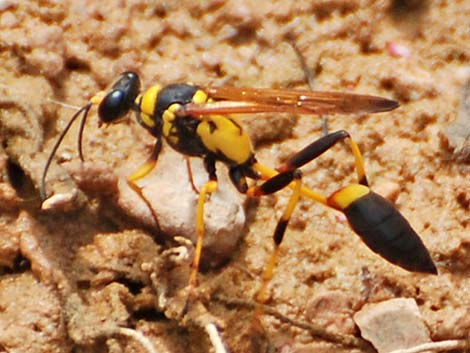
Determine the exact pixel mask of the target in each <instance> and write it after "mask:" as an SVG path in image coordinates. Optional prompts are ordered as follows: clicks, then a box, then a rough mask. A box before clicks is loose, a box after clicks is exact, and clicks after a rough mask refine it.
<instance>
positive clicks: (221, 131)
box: [40, 72, 437, 301]
mask: <svg viewBox="0 0 470 353" xmlns="http://www.w3.org/2000/svg"><path fill="white" fill-rule="evenodd" d="M93 106H97V108H98V117H99V121H100V124H111V123H115V122H117V121H119V120H121V119H122V118H124V117H125V116H126V115H128V113H129V112H131V111H132V112H134V113H135V116H136V119H137V121H138V122H139V124H140V125H142V126H143V127H144V128H145V129H146V130H148V132H149V133H150V134H151V135H152V136H154V137H155V139H156V142H155V145H154V147H153V151H152V153H151V155H150V157H149V158H148V160H147V161H146V162H145V163H144V164H143V165H142V166H141V167H140V168H139V169H138V170H137V171H136V172H135V173H133V174H132V175H130V176H129V177H128V182H129V184H130V186H131V187H133V189H135V190H136V191H137V192H139V187H138V186H137V185H136V181H137V180H139V179H141V178H143V177H145V176H146V175H147V174H148V173H150V171H151V170H152V169H153V168H154V167H155V165H156V163H157V159H158V155H159V153H160V151H161V149H162V141H163V140H166V142H167V143H168V144H169V145H170V146H171V147H172V148H174V149H175V150H176V151H178V152H179V153H182V154H183V155H185V156H188V157H199V158H202V159H203V162H204V167H205V169H206V171H207V174H208V181H207V182H206V183H205V184H204V185H203V186H202V187H201V188H200V190H199V198H198V205H197V212H196V231H197V243H196V248H195V257H194V260H193V264H192V269H191V274H190V285H196V283H197V273H198V268H199V263H200V258H201V253H202V243H203V238H204V203H205V201H206V198H207V197H208V196H209V195H210V194H212V193H214V192H215V191H216V190H217V175H216V162H222V163H224V164H226V165H227V167H228V170H229V176H230V179H231V181H232V183H233V185H234V186H235V188H236V189H237V190H238V191H239V192H241V193H243V194H246V195H248V196H254V197H258V196H263V195H268V194H272V193H275V192H277V191H279V190H281V189H284V188H286V187H289V188H291V189H292V194H291V196H290V199H289V201H288V204H287V206H286V208H285V210H284V213H283V215H282V216H281V218H280V219H279V221H278V223H277V226H276V228H275V230H274V233H273V240H274V251H273V253H272V255H271V258H270V261H269V262H268V265H267V266H266V268H265V273H264V276H263V285H262V288H265V287H266V284H267V283H268V282H269V279H270V278H271V277H272V273H273V270H274V267H275V263H276V259H277V256H278V249H279V246H280V245H281V243H282V240H283V237H284V233H285V231H286V228H287V225H288V223H289V219H290V218H291V214H292V212H293V211H294V209H295V206H296V204H297V202H298V200H299V198H300V197H307V198H310V199H312V200H314V201H316V202H319V203H321V204H323V205H325V206H327V207H330V208H333V209H335V210H338V211H340V212H342V213H343V214H344V215H345V217H346V218H347V220H348V222H349V224H350V226H351V228H352V230H353V231H354V232H355V233H356V234H358V235H359V236H360V238H361V239H362V241H363V242H364V243H365V244H366V245H367V246H368V247H369V248H370V249H371V250H372V251H374V252H376V253H377V254H379V255H380V256H382V257H383V258H384V259H386V260H388V261H389V262H391V263H393V264H395V265H398V266H400V267H402V268H404V269H406V270H408V271H412V272H421V273H429V274H437V269H436V266H435V264H434V262H433V260H432V258H431V256H430V254H429V252H428V250H427V249H426V247H425V246H424V244H423V242H422V240H421V239H420V237H419V236H418V234H417V233H416V232H415V231H414V230H413V228H412V227H411V226H410V224H409V222H408V221H407V220H406V219H405V218H404V217H403V216H402V215H401V213H400V212H399V211H398V210H397V209H396V208H395V207H394V205H393V204H392V203H391V202H389V201H388V200H386V199H385V198H383V197H382V196H380V195H378V194H377V193H375V192H373V191H372V190H371V189H370V188H369V186H368V181H367V177H366V173H365V169H364V163H363V158H362V155H361V152H360V150H359V147H358V145H357V144H356V142H355V141H354V140H353V139H352V137H351V136H350V134H349V133H348V132H347V131H345V130H340V131H336V132H332V133H328V134H326V135H324V136H323V137H321V138H319V139H318V140H316V141H314V142H312V143H310V144H309V145H307V146H306V147H304V148H303V149H302V150H300V151H299V152H297V153H296V154H295V155H294V156H292V157H291V158H289V159H288V160H287V161H285V162H284V163H282V164H281V165H279V166H278V167H277V168H276V169H271V168H269V167H267V166H265V165H263V164H261V163H259V162H258V161H257V159H256V157H255V153H254V151H253V147H252V143H251V140H250V138H249V136H248V134H247V132H246V130H245V129H244V128H243V126H242V124H241V123H240V122H239V121H238V120H237V119H236V118H235V117H234V116H232V115H231V114H240V113H266V112H272V113H279V112H282V113H295V114H353V113H354V114H355V113H379V112H386V111H390V110H393V109H395V108H397V107H398V106H399V104H398V103H397V102H395V101H393V100H389V99H386V98H382V97H375V96H370V95H360V94H352V93H340V92H323V91H302V90H287V89H255V88H237V87H229V86H222V87H212V86H199V85H193V84H185V83H183V84H169V85H167V86H161V85H158V84H157V85H154V86H151V87H150V88H148V89H146V90H144V91H141V88H140V78H139V76H138V75H137V74H136V73H134V72H125V73H123V74H122V75H121V77H120V78H119V79H118V80H117V81H116V82H115V83H114V85H113V86H112V87H111V88H110V89H109V90H107V91H102V92H99V93H98V94H96V95H95V96H93V97H92V98H91V99H90V101H89V102H88V103H87V104H86V105H84V106H83V107H82V108H81V109H80V110H78V111H77V112H76V113H75V114H74V115H73V117H72V118H71V120H70V121H69V123H68V125H67V126H66V128H65V129H64V130H63V132H62V133H61V135H60V137H59V139H58V140H57V141H56V144H55V145H54V147H53V149H52V152H51V153H50V155H49V158H48V160H47V163H46V165H45V168H44V171H43V175H42V180H41V187H40V192H41V198H42V200H45V199H46V189H45V183H46V176H47V171H48V169H49V166H50V164H51V163H52V160H53V157H54V155H55V153H56V151H57V149H58V147H59V145H60V143H61V141H62V140H63V138H64V136H65V135H66V133H67V131H68V130H69V128H70V127H71V125H72V124H73V122H74V121H75V120H76V119H77V118H78V117H79V116H82V120H81V124H80V130H79V147H78V149H79V154H80V158H82V159H83V154H82V149H81V139H82V135H83V129H84V125H85V121H86V118H87V116H88V113H89V111H90V109H91V108H92V107H93ZM343 140H347V141H349V146H350V148H351V151H352V154H353V156H354V160H355V167H356V171H357V177H358V181H357V183H353V184H351V185H348V186H346V187H343V188H341V189H339V190H337V191H335V192H333V193H332V194H331V195H330V196H324V195H322V194H321V193H318V192H316V191H313V190H311V189H309V188H307V187H306V186H304V185H303V184H302V174H301V171H300V168H301V167H302V166H304V165H305V164H307V163H309V162H311V161H312V160H314V159H315V158H317V157H319V156H320V155H322V154H323V153H324V152H326V151H327V150H329V149H330V148H331V147H332V146H334V145H335V144H337V143H338V142H340V141H343ZM247 179H253V180H255V181H257V180H261V181H262V182H261V183H254V185H251V186H250V185H249V184H248V182H247ZM264 295H265V294H264V290H260V292H259V294H258V299H259V300H260V301H262V300H263V299H264V298H263V297H264Z"/></svg>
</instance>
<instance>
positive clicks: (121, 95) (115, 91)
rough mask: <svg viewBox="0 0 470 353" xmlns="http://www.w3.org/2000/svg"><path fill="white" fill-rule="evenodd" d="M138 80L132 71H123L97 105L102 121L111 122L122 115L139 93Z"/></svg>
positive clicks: (126, 111)
mask: <svg viewBox="0 0 470 353" xmlns="http://www.w3.org/2000/svg"><path fill="white" fill-rule="evenodd" d="M139 89H140V81H139V77H138V76H137V74H136V73H134V72H125V73H124V74H122V77H121V78H120V79H119V80H118V81H117V82H116V83H115V84H114V85H113V87H112V89H111V91H110V92H109V93H108V94H107V95H106V96H105V97H104V98H103V100H102V101H101V103H100V104H99V106H98V116H99V117H100V120H101V121H102V122H103V123H112V122H115V121H117V120H119V119H121V118H122V117H124V116H125V115H126V114H127V113H128V112H129V110H130V109H131V108H132V106H133V104H134V101H135V99H136V97H137V95H138V94H139Z"/></svg>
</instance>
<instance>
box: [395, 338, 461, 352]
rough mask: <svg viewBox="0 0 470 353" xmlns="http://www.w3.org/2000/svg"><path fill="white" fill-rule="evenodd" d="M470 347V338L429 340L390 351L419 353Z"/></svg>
mask: <svg viewBox="0 0 470 353" xmlns="http://www.w3.org/2000/svg"><path fill="white" fill-rule="evenodd" d="M467 348H470V342H469V341H468V340H449V341H440V342H429V343H423V344H420V345H419V346H415V347H412V348H405V349H397V350H395V351H392V352H390V353H419V352H425V351H433V352H438V351H450V350H454V349H467Z"/></svg>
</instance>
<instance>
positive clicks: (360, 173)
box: [349, 137, 368, 186]
mask: <svg viewBox="0 0 470 353" xmlns="http://www.w3.org/2000/svg"><path fill="white" fill-rule="evenodd" d="M349 145H350V146H351V151H352V153H353V155H354V161H355V164H356V171H357V180H358V181H359V184H362V185H366V186H368V182H367V177H366V170H365V167H364V159H363V157H362V154H361V150H360V149H359V146H358V145H357V144H356V142H355V141H354V140H353V139H352V138H351V137H349Z"/></svg>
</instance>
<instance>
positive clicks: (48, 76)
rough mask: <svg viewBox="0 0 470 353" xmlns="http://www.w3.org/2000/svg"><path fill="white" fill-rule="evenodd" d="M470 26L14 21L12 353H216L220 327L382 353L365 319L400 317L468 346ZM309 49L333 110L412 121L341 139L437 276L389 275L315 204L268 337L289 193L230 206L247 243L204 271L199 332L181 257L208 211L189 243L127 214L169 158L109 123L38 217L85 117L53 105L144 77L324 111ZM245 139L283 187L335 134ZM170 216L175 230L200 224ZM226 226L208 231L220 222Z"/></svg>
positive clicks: (444, 13) (286, 344)
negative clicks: (211, 334) (140, 170)
mask: <svg viewBox="0 0 470 353" xmlns="http://www.w3.org/2000/svg"><path fill="white" fill-rule="evenodd" d="M469 24H470V2H469V1H467V0H460V1H458V0H456V1H438V0H435V1H433V0H428V1H405V0H394V1H392V0H383V1H371V0H353V1H351V0H347V1H346V0H319V1H289V0H279V1H276V2H273V1H267V0H261V1H250V0H233V1H230V0H229V1H221V0H213V1H201V2H198V1H189V0H183V1H174V2H171V1H155V2H152V1H144V0H129V1H64V2H61V1H53V0H45V1H13V0H3V1H0V59H1V64H0V134H1V135H0V136H1V142H2V145H1V149H0V162H1V165H2V168H1V175H0V227H1V228H0V229H1V236H0V269H1V272H0V273H1V276H0V351H5V352H71V351H74V352H105V351H108V352H144V351H145V350H144V348H143V346H142V345H141V344H139V342H138V341H137V340H135V339H133V338H132V337H131V338H130V337H128V336H126V334H124V333H123V331H122V330H120V329H122V328H131V329H134V330H136V332H140V333H142V334H143V336H145V337H146V338H147V339H148V340H149V341H150V342H151V344H152V345H153V346H154V347H155V349H156V351H158V352H160V353H161V352H172V353H173V352H209V351H211V349H212V348H211V346H212V344H211V342H210V340H209V339H208V338H207V337H208V336H207V334H206V331H205V330H204V327H206V326H205V325H206V324H207V323H208V322H209V323H210V322H215V323H217V324H218V325H219V326H220V327H224V330H223V337H224V340H225V341H226V344H227V346H228V347H230V350H231V351H232V352H246V353H249V352H265V351H270V352H281V351H282V352H296V353H300V352H303V353H305V352H330V351H331V352H341V351H344V352H350V351H361V352H366V351H373V348H372V347H371V346H368V344H367V343H366V342H365V341H363V340H362V339H361V336H360V332H359V330H358V327H357V326H356V324H355V322H354V321H353V315H354V313H355V312H357V311H358V310H360V308H361V307H362V306H364V305H365V304H366V303H376V302H380V301H384V300H387V299H391V298H397V297H409V298H414V299H415V300H416V302H417V304H418V306H419V309H420V312H421V314H422V316H423V319H424V322H425V324H426V325H427V327H428V328H429V330H430V334H431V338H432V339H433V340H443V339H456V338H465V337H468V335H469V332H470V299H469V296H468V292H469V289H470V274H469V270H468V268H469V267H470V240H469V239H470V236H469V232H468V228H469V222H470V213H469V208H470V206H469V205H470V193H469V190H470V178H469V177H468V175H469V173H470V167H469V165H468V161H466V160H465V159H466V158H465V157H468V155H466V154H465V153H464V154H459V151H462V150H463V151H467V150H468V149H466V148H468V146H466V145H465V144H466V143H468V140H469V135H470V134H468V133H466V131H468V126H467V125H466V124H465V121H467V122H468V121H469V119H468V118H467V119H466V120H465V119H464V118H462V119H460V120H459V122H460V124H461V125H460V126H462V128H461V129H449V126H451V125H450V124H452V122H453V121H455V120H456V119H457V116H458V115H459V107H461V109H464V108H465V106H466V105H465V104H460V101H461V100H462V94H463V93H462V92H464V91H465V90H464V86H465V84H466V83H467V81H468V78H469V76H470V66H469V63H470V46H469V43H470V30H469V28H470V27H469ZM291 40H294V41H295V43H296V45H297V47H298V48H299V50H300V51H301V53H302V54H303V56H304V57H305V60H306V64H307V66H308V67H309V69H310V70H311V71H312V73H313V74H314V86H315V87H314V88H315V89H318V90H335V91H347V92H354V93H364V94H373V95H379V96H384V97H389V98H392V99H395V100H397V101H399V102H400V104H401V107H400V108H399V109H397V110H395V111H392V112H389V113H382V114H377V115H371V116H360V117H358V116H330V117H328V127H329V130H330V131H335V130H339V129H346V130H348V131H349V132H350V133H351V135H352V136H353V137H354V139H355V140H356V141H357V142H358V143H359V146H360V148H361V150H362V151H363V153H364V158H365V163H366V168H367V172H368V176H369V179H370V183H371V187H372V189H374V190H375V191H376V192H378V193H380V194H382V195H384V196H388V197H389V198H390V199H393V200H394V202H395V205H396V207H397V208H398V209H399V210H400V211H401V212H402V213H403V215H405V217H406V218H407V219H408V220H409V221H410V223H411V224H412V225H413V227H414V228H415V229H416V231H417V232H418V233H419V234H420V236H421V237H422V239H423V242H424V243H425V244H426V246H427V248H428V249H429V250H430V253H431V255H432V257H433V259H434V261H435V263H436V265H437V267H438V270H439V275H437V276H432V275H423V274H414V273H409V272H406V271H404V270H402V269H400V268H398V267H396V266H393V265H391V264H390V263H388V262H386V261H385V260H384V259H382V258H381V257H379V256H377V255H376V254H374V253H372V252H371V251H370V250H369V249H368V248H367V247H366V246H365V245H364V244H363V243H362V242H361V241H360V239H359V238H358V237H357V236H356V235H354V233H353V232H352V231H351V230H350V228H349V227H348V225H347V223H346V222H345V219H344V217H342V216H341V214H339V213H338V212H336V211H333V210H331V209H327V208H325V207H323V206H322V205H318V204H314V203H312V202H311V201H310V200H307V199H305V200H304V199H302V201H301V202H300V205H299V207H298V208H297V209H296V211H295V213H294V215H293V218H292V220H291V223H290V226H289V228H288V230H287V233H286V237H285V240H284V242H283V243H282V246H281V255H280V258H279V263H278V266H277V269H276V271H275V275H274V278H273V280H272V282H271V284H270V298H269V300H268V302H267V303H266V304H267V306H268V308H270V309H273V310H275V311H276V312H277V313H279V315H274V314H273V313H272V312H270V311H269V310H266V312H265V314H262V315H260V316H259V320H260V323H259V325H257V324H255V323H254V321H253V312H254V309H253V307H252V306H250V304H251V303H253V302H252V300H253V297H254V294H255V293H256V290H257V289H258V288H259V285H260V283H261V280H260V278H261V275H262V270H263V267H264V265H265V263H266V260H267V258H268V257H269V255H270V252H271V249H272V233H273V229H274V227H275V224H276V222H277V219H278V217H279V216H280V214H281V212H282V210H283V209H284V206H285V204H286V202H287V199H288V196H289V194H290V193H289V192H288V191H283V192H279V193H278V194H276V195H274V196H268V197H263V198H261V199H260V200H259V202H251V201H250V202H246V200H244V198H241V197H239V196H238V195H237V194H236V193H234V194H235V195H236V196H235V197H236V198H239V199H237V200H236V201H235V205H236V206H233V207H234V208H233V210H235V211H234V214H237V215H240V213H239V212H240V211H241V212H242V214H241V216H239V217H241V218H239V221H240V222H242V227H239V226H238V228H237V230H236V231H233V233H234V234H233V237H234V238H230V236H231V230H230V228H228V229H226V230H224V233H223V237H219V239H218V238H217V237H216V236H215V237H214V236H212V238H211V240H210V241H211V242H212V243H211V244H212V245H211V249H209V250H208V253H209V254H210V256H207V255H206V258H205V261H206V265H207V263H211V264H212V263H213V262H222V263H223V265H222V266H219V267H217V268H212V269H209V270H208V271H205V272H204V273H202V274H200V276H199V282H200V286H199V288H198V291H197V293H193V296H194V297H196V299H194V300H193V301H194V303H192V304H191V305H190V308H189V310H187V312H186V315H183V314H184V310H183V309H184V303H185V302H186V301H185V299H186V292H185V286H186V284H187V276H188V272H189V269H190V262H191V261H190V259H191V254H192V252H193V250H192V247H191V246H190V245H188V244H187V243H186V242H185V241H184V240H182V239H181V238H177V241H170V240H171V239H170V238H172V236H175V235H179V236H182V237H186V238H190V239H194V233H193V231H192V229H193V228H192V227H193V226H194V223H193V222H194V211H192V212H193V214H192V215H191V217H189V218H188V219H189V220H188V221H184V222H183V223H184V224H177V225H171V223H170V225H168V223H165V222H167V221H168V220H167V217H168V218H171V216H172V215H171V212H170V214H169V215H167V216H165V217H163V216H162V215H160V217H161V219H158V224H159V225H160V227H159V226H158V225H157V224H156V223H155V220H154V219H153V218H152V217H151V215H152V213H151V212H150V210H149V209H148V206H149V205H147V204H145V203H142V202H139V200H137V201H133V200H135V199H134V198H135V195H131V196H129V197H130V199H127V198H126V197H127V196H126V195H129V194H132V190H130V189H129V188H128V186H127V184H126V183H125V177H127V176H129V175H130V174H131V173H132V172H133V171H134V170H135V168H136V167H137V166H138V165H139V164H141V163H143V161H144V160H145V159H146V158H147V156H148V155H149V154H150V151H151V148H152V146H153V144H154V142H155V141H154V139H153V138H152V136H150V135H149V134H148V133H147V132H146V131H145V130H144V129H143V128H141V127H140V126H139V125H138V124H137V123H136V121H135V120H134V117H133V116H130V117H129V119H127V120H126V121H124V122H123V123H121V124H117V125H112V126H108V127H106V128H101V129H98V127H97V116H96V110H94V109H93V110H92V111H91V114H90V117H89V119H88V121H87V126H86V130H85V134H84V142H83V143H84V152H85V159H86V162H85V163H83V164H82V163H81V162H80V160H79V159H78V156H77V154H76V139H77V131H78V129H76V128H73V129H72V130H71V131H70V133H69V134H68V135H67V137H66V138H65V140H64V143H63V145H62V146H61V148H60V150H59V152H58V154H57V156H56V158H55V160H54V163H53V165H52V167H51V171H50V173H49V175H48V180H47V192H48V195H49V196H51V195H52V194H53V193H54V194H55V195H59V196H57V197H56V199H52V201H51V204H50V206H51V209H50V210H48V211H44V210H41V209H40V208H41V203H40V201H39V191H38V190H39V184H40V177H41V173H42V170H43V168H44V165H45V163H46V159H47V157H48V154H49V153H50V151H51V148H52V146H53V144H54V143H55V141H56V140H57V138H58V134H59V133H60V131H62V130H63V128H64V126H65V124H66V123H67V121H68V120H69V119H70V117H71V115H73V113H74V111H75V110H74V109H73V108H72V109H71V108H70V107H65V106H62V105H59V104H58V103H57V101H59V102H63V103H67V104H71V105H74V106H82V105H84V104H85V103H86V102H87V100H88V99H89V98H90V97H91V96H93V95H94V94H95V93H97V92H98V91H100V90H102V89H105V88H106V87H107V85H109V84H110V83H112V82H113V81H114V80H115V79H116V78H117V77H118V76H119V74H120V73H121V72H123V71H126V70H135V71H137V72H138V73H139V74H140V76H141V78H142V81H143V86H144V87H148V86H149V85H152V84H154V83H156V82H160V83H162V84H167V83H174V82H194V83H199V84H212V85H224V84H229V85H235V86H247V87H276V88H296V89H308V85H307V83H306V78H305V74H304V72H303V70H302V67H301V65H300V62H299V58H298V57H297V55H296V53H295V51H294V50H293V47H292V45H291V44H290V41H291ZM467 107H468V104H467ZM469 114H470V112H468V111H467V112H461V113H460V116H463V117H465V116H467V117H468V116H469ZM242 119H243V123H244V124H245V126H246V128H247V129H248V131H249V133H250V135H251V136H252V138H253V142H254V145H255V149H256V155H257V158H258V160H260V161H262V162H263V163H265V164H267V165H270V166H275V165H277V164H278V163H280V162H281V161H283V160H285V159H286V158H287V157H288V156H290V155H291V154H292V153H294V152H295V151H297V150H299V149H300V148H302V147H303V146H305V145H307V144H308V143H310V142H311V141H313V140H315V139H317V138H319V137H320V136H321V133H322V132H321V128H322V124H321V118H319V117H312V116H301V117H296V116H290V115H286V114H283V115H279V116H276V115H275V114H266V115H261V116H254V115H246V116H244V117H243V118H242ZM460 132H465V133H466V134H463V138H462V134H460V135H459V133H460ZM164 150H165V156H166V157H165V158H169V159H168V160H169V162H167V163H166V164H165V170H158V169H159V166H157V171H155V173H167V175H170V178H171V176H173V175H179V174H177V173H179V172H176V171H175V170H173V169H172V168H179V167H182V168H185V165H184V160H182V159H181V158H179V156H178V155H177V154H176V153H174V152H172V151H169V147H168V146H164ZM172 158H175V159H174V160H175V162H174V163H171V161H172ZM57 162H58V163H57ZM193 163H195V164H196V166H195V169H198V168H199V169H200V165H199V167H198V166H197V164H198V161H194V162H193ZM303 171H304V173H303V175H304V180H305V183H306V184H307V185H308V186H310V187H311V188H313V189H315V190H319V191H321V192H322V193H324V194H325V195H329V194H330V193H332V192H333V191H335V190H337V189H338V188H340V187H341V186H344V185H347V184H348V183H351V182H353V181H354V178H355V175H354V164H353V159H352V156H351V154H350V152H349V150H348V149H347V148H345V147H344V146H337V147H335V148H333V149H332V151H329V152H328V153H327V154H325V155H324V156H322V157H321V158H319V159H318V160H317V161H314V162H312V163H310V164H309V165H308V166H306V167H305V168H303ZM224 173H226V171H225V169H224V168H222V167H220V168H219V174H224ZM196 174H197V173H196ZM148 178H149V179H148V180H151V181H152V180H153V179H152V175H150V176H149V177H148ZM220 179H222V176H220ZM148 180H147V184H146V185H148V187H149V188H151V187H152V185H155V184H154V183H153V181H152V182H149V181H148ZM201 180H202V181H201V182H203V181H204V178H202V179H201ZM142 182H143V183H145V182H146V181H145V180H143V181H142ZM155 183H156V182H155ZM222 183H223V184H224V185H226V186H227V187H228V188H232V186H231V184H229V181H227V180H226V179H225V180H221V184H222ZM171 184H173V185H171ZM169 185H170V186H169V187H173V188H174V189H175V190H176V192H175V193H176V194H177V193H178V191H181V193H193V196H191V197H192V199H191V200H189V201H187V202H190V203H191V204H194V203H195V200H197V195H196V194H195V193H194V191H193V190H192V188H191V186H190V184H189V181H188V180H187V178H184V177H183V178H176V177H175V178H174V182H173V183H172V182H170V183H169ZM148 190H149V193H148V195H152V193H153V194H157V195H158V194H159V192H158V189H157V190H156V191H155V190H153V191H152V190H151V189H148ZM144 194H145V192H144ZM145 195H147V194H145ZM133 197H134V198H133ZM215 197H216V195H214V198H215ZM148 201H149V204H150V205H151V204H152V202H154V203H155V202H157V201H153V199H152V198H151V196H149V198H148ZM158 202H159V203H165V200H161V201H158ZM223 202H225V201H223ZM209 204H210V202H209ZM172 207H173V209H172V212H174V214H175V215H177V214H178V213H179V212H180V208H181V209H183V208H187V204H185V205H180V206H179V207H175V206H172ZM208 207H210V206H208ZM189 210H191V208H189ZM154 211H155V210H154ZM211 212H212V213H210V214H211V215H212V216H209V215H208V216H207V217H206V218H207V222H208V223H210V222H211V220H212V218H213V216H214V215H215V216H216V215H217V213H218V212H217V209H215V210H213V211H211ZM154 213H155V212H154ZM149 215H150V217H149ZM158 216H159V214H157V218H158ZM215 216H214V217H215ZM224 217H225V216H224ZM237 217H238V216H237ZM209 218H210V219H209ZM225 222H227V224H228V222H231V220H229V219H226V220H225ZM164 224H167V226H165V227H164V226H163V225H164ZM224 224H225V223H224ZM172 227H173V228H172ZM172 229H173V233H174V234H172ZM185 232H187V234H186V233H185ZM235 233H236V234H235ZM215 234H217V233H215ZM239 237H240V238H239ZM219 241H220V243H218V242H219ZM208 260H209V261H208ZM211 260H213V261H211ZM207 267H210V266H207ZM195 294H197V295H195ZM233 299H237V301H235V300H233ZM280 315H283V316H285V317H288V318H291V319H292V320H294V321H287V320H285V319H283V318H281V316H280ZM299 323H307V324H311V325H318V326H319V328H320V331H321V330H326V331H325V332H328V333H330V335H329V334H328V333H325V334H322V333H321V332H317V331H315V330H313V329H309V328H308V327H306V326H302V325H299ZM312 327H317V326H311V327H310V328H312ZM317 328H318V327H317ZM126 332H127V331H126ZM338 335H339V336H338ZM351 336H353V337H352V338H353V340H349V341H348V342H346V341H345V340H344V339H342V338H341V337H343V338H344V337H349V338H351Z"/></svg>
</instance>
